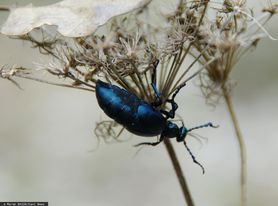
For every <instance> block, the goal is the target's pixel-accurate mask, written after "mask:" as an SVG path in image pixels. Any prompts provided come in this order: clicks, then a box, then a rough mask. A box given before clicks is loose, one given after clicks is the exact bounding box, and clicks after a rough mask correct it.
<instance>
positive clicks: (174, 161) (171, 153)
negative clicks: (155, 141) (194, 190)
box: [164, 138, 194, 206]
mask: <svg viewBox="0 0 278 206" xmlns="http://www.w3.org/2000/svg"><path fill="white" fill-rule="evenodd" d="M164 144H165V146H166V149H167V152H168V154H169V156H170V158H171V161H172V164H173V167H174V169H175V172H176V175H177V178H178V180H179V183H180V186H181V189H182V192H183V196H184V199H185V201H186V203H187V206H194V202H193V199H192V197H191V194H190V191H189V188H188V185H187V182H186V179H185V177H184V175H183V172H182V169H181V166H180V163H179V160H178V158H177V156H176V153H175V151H174V148H173V146H172V144H171V142H170V140H169V139H168V138H165V139H164Z"/></svg>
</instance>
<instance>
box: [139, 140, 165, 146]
mask: <svg viewBox="0 0 278 206" xmlns="http://www.w3.org/2000/svg"><path fill="white" fill-rule="evenodd" d="M159 143H160V141H158V142H141V143H139V144H136V145H134V147H139V146H141V145H149V146H156V145H158V144H159Z"/></svg>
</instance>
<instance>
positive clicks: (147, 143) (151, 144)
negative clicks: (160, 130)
mask: <svg viewBox="0 0 278 206" xmlns="http://www.w3.org/2000/svg"><path fill="white" fill-rule="evenodd" d="M163 139H164V137H163V136H162V135H160V138H159V141H158V142H141V143H139V144H136V145H134V147H138V146H141V145H150V146H156V145H158V144H159V143H160V142H162V141H163Z"/></svg>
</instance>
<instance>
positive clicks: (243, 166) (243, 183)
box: [222, 88, 247, 206]
mask: <svg viewBox="0 0 278 206" xmlns="http://www.w3.org/2000/svg"><path fill="white" fill-rule="evenodd" d="M222 90H223V95H224V99H225V102H226V105H227V108H228V110H229V114H230V117H231V120H232V122H233V125H234V130H235V133H236V137H237V141H238V144H239V149H240V205H241V206H246V203H247V155H246V147H245V143H244V140H243V136H242V134H241V131H240V128H239V123H238V120H237V118H236V115H235V111H234V108H233V105H232V101H231V97H230V95H229V93H228V92H227V90H226V89H225V88H223V89H222Z"/></svg>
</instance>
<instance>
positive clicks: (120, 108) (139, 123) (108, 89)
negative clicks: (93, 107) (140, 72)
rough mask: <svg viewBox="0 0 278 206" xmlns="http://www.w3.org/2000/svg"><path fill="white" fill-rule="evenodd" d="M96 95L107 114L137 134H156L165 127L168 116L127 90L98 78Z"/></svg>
mask: <svg viewBox="0 0 278 206" xmlns="http://www.w3.org/2000/svg"><path fill="white" fill-rule="evenodd" d="M96 97H97V100H98V104H99V106H100V107H101V109H102V110H103V111H104V112H105V114H106V115H107V116H109V117H110V118H112V119H114V120H115V121H116V122H118V123H119V124H121V125H123V126H124V127H125V128H126V129H127V130H128V131H130V132H132V133H134V134H136V135H140V136H156V135H159V134H161V132H162V131H163V130H164V128H165V125H166V118H165V117H163V115H162V114H161V113H160V112H158V111H156V110H155V109H154V108H153V107H152V106H151V105H150V104H148V103H146V102H145V101H143V100H141V99H139V98H138V97H136V96H135V95H134V94H132V93H130V92H128V91H127V90H124V89H121V88H119V87H118V86H115V85H111V84H107V83H105V82H102V81H100V80H98V81H97V83H96Z"/></svg>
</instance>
